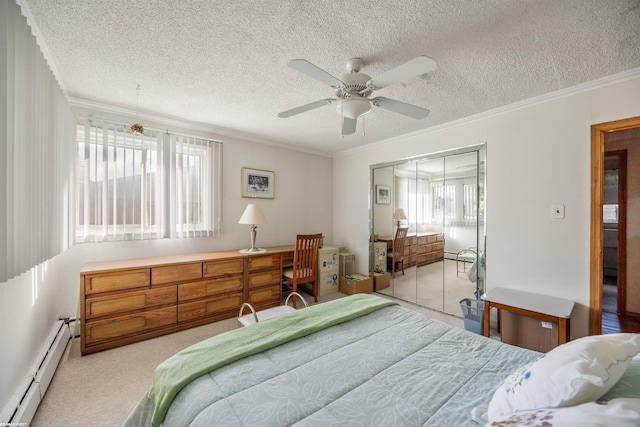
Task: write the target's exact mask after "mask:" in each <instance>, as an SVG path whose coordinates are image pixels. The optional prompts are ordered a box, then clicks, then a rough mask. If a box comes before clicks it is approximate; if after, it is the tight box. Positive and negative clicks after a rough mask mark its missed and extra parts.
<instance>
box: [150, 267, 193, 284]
mask: <svg viewBox="0 0 640 427" xmlns="http://www.w3.org/2000/svg"><path fill="white" fill-rule="evenodd" d="M197 279H202V263H201V262H193V263H189V264H177V265H168V266H165V267H153V268H152V269H151V284H152V285H153V286H157V285H163V284H165V283H175V282H188V281H189V280H197Z"/></svg>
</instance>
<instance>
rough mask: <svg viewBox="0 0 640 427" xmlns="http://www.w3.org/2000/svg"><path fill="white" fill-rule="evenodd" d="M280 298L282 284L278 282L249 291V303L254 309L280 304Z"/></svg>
mask: <svg viewBox="0 0 640 427" xmlns="http://www.w3.org/2000/svg"><path fill="white" fill-rule="evenodd" d="M281 298H282V286H281V285H280V284H278V285H277V286H269V287H265V288H260V289H255V290H252V291H249V304H251V305H252V306H253V308H254V309H256V310H259V309H263V308H268V307H275V306H277V305H280V299H281Z"/></svg>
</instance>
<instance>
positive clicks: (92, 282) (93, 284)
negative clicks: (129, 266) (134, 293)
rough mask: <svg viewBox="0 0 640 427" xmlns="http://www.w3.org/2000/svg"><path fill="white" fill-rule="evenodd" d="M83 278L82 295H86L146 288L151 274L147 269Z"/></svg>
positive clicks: (89, 275)
mask: <svg viewBox="0 0 640 427" xmlns="http://www.w3.org/2000/svg"><path fill="white" fill-rule="evenodd" d="M84 277H85V278H84V293H85V294H86V295H91V294H97V293H101V292H111V291H121V290H124V289H135V288H148V287H149V285H150V284H151V273H150V270H149V269H148V268H144V269H138V270H126V271H119V272H113V273H98V274H87V275H85V276H84Z"/></svg>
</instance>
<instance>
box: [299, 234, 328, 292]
mask: <svg viewBox="0 0 640 427" xmlns="http://www.w3.org/2000/svg"><path fill="white" fill-rule="evenodd" d="M320 240H322V233H320V234H298V235H297V236H296V247H295V250H294V252H293V277H294V279H295V280H296V281H297V283H305V281H309V280H313V279H314V278H315V276H316V265H317V263H318V247H320Z"/></svg>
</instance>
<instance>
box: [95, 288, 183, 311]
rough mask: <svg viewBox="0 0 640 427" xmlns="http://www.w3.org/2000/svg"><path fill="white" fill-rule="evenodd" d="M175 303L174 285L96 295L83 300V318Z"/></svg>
mask: <svg viewBox="0 0 640 427" xmlns="http://www.w3.org/2000/svg"><path fill="white" fill-rule="evenodd" d="M175 303H176V287H175V286H166V287H163V288H157V289H144V290H141V291H132V292H126V293H119V294H115V295H109V296H104V297H101V296H98V297H94V298H87V300H86V301H85V304H84V305H85V319H90V318H93V317H96V316H104V315H109V314H117V313H122V312H127V311H134V310H141V309H145V308H151V307H158V306H161V305H165V304H175Z"/></svg>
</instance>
